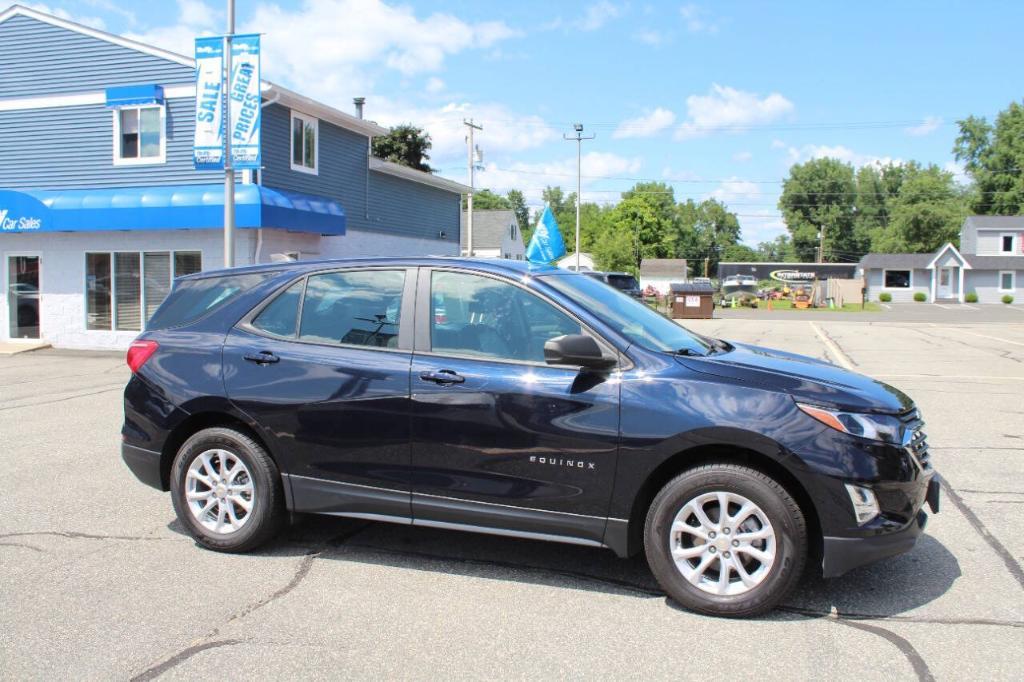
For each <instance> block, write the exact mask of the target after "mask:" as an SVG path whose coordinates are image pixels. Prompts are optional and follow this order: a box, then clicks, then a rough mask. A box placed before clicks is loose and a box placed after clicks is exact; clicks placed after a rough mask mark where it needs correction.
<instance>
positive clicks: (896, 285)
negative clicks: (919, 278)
mask: <svg viewBox="0 0 1024 682" xmlns="http://www.w3.org/2000/svg"><path fill="white" fill-rule="evenodd" d="M910 280H911V275H910V270H886V271H885V272H884V283H883V286H884V287H885V288H886V289H909V288H910Z"/></svg>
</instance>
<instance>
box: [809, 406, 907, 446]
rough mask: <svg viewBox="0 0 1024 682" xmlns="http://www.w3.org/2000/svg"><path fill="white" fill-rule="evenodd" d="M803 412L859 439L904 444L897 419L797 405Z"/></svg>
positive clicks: (887, 416) (881, 415) (883, 415)
mask: <svg viewBox="0 0 1024 682" xmlns="http://www.w3.org/2000/svg"><path fill="white" fill-rule="evenodd" d="M796 406H797V407H799V408H800V409H801V410H803V412H804V413H805V414H807V415H809V416H811V417H814V418H815V419H817V420H818V421H820V422H821V423H822V424H824V425H825V426H829V427H831V428H833V429H835V430H836V431H842V432H843V433H848V434H850V435H851V436H857V437H858V438H867V439H869V440H881V441H885V442H886V443H895V444H897V445H899V444H900V443H901V442H902V438H901V434H900V429H901V428H902V424H901V423H900V420H899V419H897V418H896V417H893V416H889V415H885V414H863V413H860V412H840V411H837V410H826V409H825V408H823V407H815V406H813V405H805V404H803V403H797V404H796Z"/></svg>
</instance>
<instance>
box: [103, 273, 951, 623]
mask: <svg viewBox="0 0 1024 682" xmlns="http://www.w3.org/2000/svg"><path fill="white" fill-rule="evenodd" d="M127 360H128V364H129V366H130V367H131V370H132V377H131V380H130V381H129V382H128V385H127V387H126V388H125V394H124V410H125V421H124V428H123V431H122V434H123V445H122V456H123V459H124V461H125V462H126V463H127V465H128V467H129V468H130V469H131V470H132V471H133V472H134V473H135V475H136V476H137V477H138V478H139V479H140V480H141V481H143V482H144V483H147V484H149V485H151V486H153V487H155V488H158V489H160V490H164V491H168V490H169V491H170V493H171V500H172V502H173V504H174V509H175V511H176V513H177V515H178V518H179V519H180V521H181V523H182V524H183V526H184V527H185V528H186V529H187V530H188V532H189V533H191V535H192V536H193V537H194V538H195V539H196V541H197V542H198V543H199V544H201V545H203V546H204V547H208V548H210V549H213V550H217V551H223V552H245V551H248V550H252V549H253V548H255V547H257V546H259V545H261V544H263V543H265V542H267V541H268V540H269V539H271V538H272V537H274V535H275V533H277V532H278V531H279V530H280V529H281V528H282V526H283V524H284V523H285V522H286V520H287V518H288V517H289V512H292V513H300V512H301V513H316V514H330V515H334V516H344V517H354V518H360V519H372V520H375V521H391V522H395V523H404V524H411V525H413V526H432V527H435V528H448V529H457V530H467V531H477V532H481V533H493V534H498V535H507V536H513V537H520V538H533V539H538V540H553V541H558V542H568V543H573V544H578V545H586V546H591V547H607V548H608V549H610V550H612V551H613V552H615V553H616V554H617V555H619V556H621V557H628V556H630V555H633V554H635V553H638V552H640V551H643V552H645V554H646V558H647V561H648V563H649V565H650V567H651V570H652V571H653V573H654V576H655V577H656V578H657V580H658V582H659V583H660V584H661V586H662V587H663V588H664V589H665V591H666V592H667V593H668V594H669V595H670V596H671V597H672V598H673V599H674V600H676V601H677V602H679V603H680V604H682V605H684V606H686V607H688V608H690V609H693V610H696V611H700V612H703V613H708V614H714V615H723V616H750V615H755V614H758V613H763V612H765V611H767V610H769V609H771V608H772V607H773V606H775V605H776V604H778V603H779V601H780V600H781V599H783V598H784V597H785V596H786V594H787V593H788V592H789V591H790V590H791V589H792V588H793V587H794V586H795V585H796V584H797V582H798V580H799V578H800V575H801V573H802V572H803V570H804V567H805V565H811V566H814V567H815V568H816V569H820V571H821V572H822V573H823V575H824V576H825V577H832V576H838V575H841V574H842V573H845V572H846V571H848V570H850V569H852V568H854V567H857V566H860V565H863V564H866V563H868V562H871V561H875V560H877V559H881V558H883V557H887V556H891V555H894V554H898V553H900V552H905V551H907V550H909V549H910V548H911V547H913V546H914V543H915V542H916V540H917V538H918V536H919V535H920V534H921V532H922V529H923V528H924V525H925V521H926V520H927V515H926V513H925V512H924V510H923V507H924V505H925V503H926V502H927V504H928V506H930V508H931V510H932V511H933V512H936V511H938V502H939V499H938V498H939V485H938V478H937V476H935V472H934V470H933V469H932V467H931V465H930V464H929V458H928V447H927V444H926V442H925V435H924V433H923V431H922V426H923V422H922V419H921V416H920V414H919V412H918V410H917V409H916V408H915V406H914V403H913V402H912V401H911V400H910V398H908V397H907V396H906V395H904V394H903V393H901V392H900V391H899V390H897V389H895V388H893V387H891V386H888V385H886V384H883V383H881V382H878V381H875V380H873V379H870V378H868V377H865V376H862V375H860V374H855V373H853V372H848V371H845V370H842V369H839V368H837V367H835V366H833V365H831V364H828V363H826V362H822V361H819V360H815V359H812V358H809V357H805V356H801V355H796V354H793V353H789V352H785V351H781V350H769V349H765V348H759V347H756V346H750V345H745V344H740V343H731V342H727V341H722V340H720V339H714V338H707V337H704V336H701V335H699V334H695V333H693V332H690V331H688V330H686V329H685V328H683V327H681V326H680V325H678V324H676V323H675V322H673V321H671V320H669V319H667V318H665V317H663V316H662V315H660V314H658V313H656V312H654V311H653V310H651V309H650V308H649V307H647V306H646V305H644V304H643V303H641V302H638V301H636V300H634V299H632V298H630V297H629V296H627V295H625V294H623V293H621V292H618V291H616V290H615V289H614V288H613V287H610V286H608V285H607V284H604V283H602V282H600V281H598V280H595V279H594V278H592V277H588V276H586V275H582V274H576V273H572V272H568V271H565V270H559V269H556V268H553V267H548V266H536V265H529V264H526V263H521V262H513V261H501V260H491V261H479V260H467V259H447V258H419V259H398V258H395V259H365V260H347V261H321V262H292V263H275V264H270V265H257V266H252V267H244V268H236V269H232V270H223V271H216V272H203V273H199V274H195V275H190V276H187V277H183V278H180V279H178V280H177V281H176V282H175V285H174V288H173V291H172V292H171V294H170V295H169V297H168V298H167V300H166V301H165V302H164V303H163V304H162V305H161V306H160V308H159V309H158V310H157V311H156V312H155V313H154V315H153V317H152V319H151V321H150V323H149V325H148V327H147V329H146V331H145V332H144V333H143V334H141V335H140V336H139V337H138V339H137V340H136V341H134V342H133V343H132V345H131V348H130V349H129V351H128V358H127Z"/></svg>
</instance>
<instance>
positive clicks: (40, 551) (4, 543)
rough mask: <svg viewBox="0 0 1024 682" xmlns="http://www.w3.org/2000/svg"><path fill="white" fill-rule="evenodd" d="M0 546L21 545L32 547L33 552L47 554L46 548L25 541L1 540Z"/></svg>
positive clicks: (22, 546) (27, 547)
mask: <svg viewBox="0 0 1024 682" xmlns="http://www.w3.org/2000/svg"><path fill="white" fill-rule="evenodd" d="M0 547H21V548H23V549H31V550H32V551H33V552H39V553H40V554H46V550H45V549H43V548H42V547H36V546H35V545H29V544H27V543H24V542H0Z"/></svg>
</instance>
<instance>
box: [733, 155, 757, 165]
mask: <svg viewBox="0 0 1024 682" xmlns="http://www.w3.org/2000/svg"><path fill="white" fill-rule="evenodd" d="M752 158H754V155H753V154H751V153H750V152H736V153H735V154H733V155H732V160H733V161H738V162H739V163H746V162H747V161H750V160H751V159H752Z"/></svg>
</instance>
